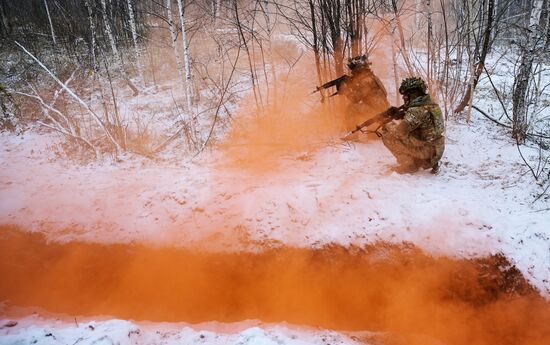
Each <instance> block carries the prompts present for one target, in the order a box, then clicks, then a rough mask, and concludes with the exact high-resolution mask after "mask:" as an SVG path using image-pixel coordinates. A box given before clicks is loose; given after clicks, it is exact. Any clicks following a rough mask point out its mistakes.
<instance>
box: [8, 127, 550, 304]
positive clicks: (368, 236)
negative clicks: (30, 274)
mask: <svg viewBox="0 0 550 345" xmlns="http://www.w3.org/2000/svg"><path fill="white" fill-rule="evenodd" d="M494 132H495V128H494V127H492V125H491V124H489V123H487V122H486V120H484V119H483V118H479V119H478V118H475V119H474V120H473V122H472V124H470V125H467V124H464V123H459V122H454V121H451V122H450V123H449V125H448V133H447V138H448V139H447V148H446V153H445V156H444V158H443V164H444V165H443V168H442V170H441V173H440V174H439V175H437V176H432V175H431V174H429V173H428V172H427V171H425V172H419V173H417V174H415V175H398V174H396V173H394V172H392V171H391V167H392V166H393V165H394V164H395V162H394V159H393V157H392V156H391V155H390V154H389V153H388V152H387V150H386V149H385V148H384V147H383V145H382V144H381V142H380V141H379V140H376V139H369V140H367V141H365V142H361V143H351V144H348V143H341V142H338V141H336V140H332V141H328V140H327V143H326V145H324V146H323V145H316V146H315V147H312V149H311V150H309V151H300V152H292V151H290V152H286V153H285V154H284V155H280V156H277V157H273V158H270V159H272V160H270V161H269V163H270V164H272V166H273V168H272V169H268V170H262V171H258V170H255V169H252V170H251V169H247V168H246V167H244V168H243V167H238V166H236V165H235V164H234V162H231V161H229V158H228V157H226V156H224V154H223V153H220V152H218V151H214V152H213V153H210V154H209V156H208V157H207V159H206V160H203V161H201V163H193V162H187V163H179V162H177V163H171V162H168V161H164V162H153V161H147V160H142V159H135V158H131V157H129V158H127V160H126V161H125V162H123V163H119V164H116V165H110V164H104V165H100V164H98V165H86V166H79V165H75V164H71V163H63V162H62V161H60V160H57V159H53V157H52V153H51V149H49V148H47V147H46V146H45V145H44V144H43V142H44V140H45V138H44V137H43V135H39V134H32V133H28V134H25V136H24V137H21V138H19V137H16V138H14V137H11V136H8V135H2V136H1V139H0V140H1V141H2V144H1V146H2V149H1V150H2V160H1V163H0V164H1V172H0V181H1V187H0V188H1V189H0V200H1V204H0V218H1V219H2V220H3V223H9V224H17V225H21V226H22V227H23V228H25V229H28V230H32V231H40V232H44V233H46V234H47V236H48V238H50V239H54V240H59V241H74V240H84V241H97V242H114V243H129V242H135V241H138V242H147V243H157V244H174V245H177V246H191V247H202V248H208V249H212V250H254V249H258V248H261V246H263V245H271V246H272V245H290V246H299V247H300V246H306V247H309V246H322V245H325V244H328V243H338V244H343V245H348V244H356V245H362V244H366V243H372V242H375V241H379V240H383V241H389V242H393V243H400V242H402V241H407V242H412V243H414V244H415V245H417V246H419V247H420V248H421V249H423V250H425V251H427V252H428V253H432V254H436V255H450V256H458V257H476V256H481V255H486V254H488V253H495V252H503V253H504V254H505V255H506V256H507V257H508V258H509V259H511V260H512V261H513V262H514V263H515V264H516V265H517V266H518V268H520V269H521V271H522V272H523V273H524V275H525V276H526V277H527V278H528V279H529V280H530V281H531V282H532V283H533V284H534V285H535V286H537V287H538V288H539V289H540V290H541V292H542V294H543V295H544V296H546V297H549V296H550V216H549V215H550V211H549V210H548V201H547V200H544V199H543V198H541V199H539V200H538V201H536V202H533V200H534V198H535V195H536V192H537V191H538V189H537V188H536V186H535V185H534V184H533V182H532V180H531V178H530V176H528V175H527V170H526V169H527V168H526V167H525V166H524V165H523V164H522V163H521V160H520V158H519V156H518V154H517V149H516V147H515V145H513V143H512V142H511V141H510V140H507V139H502V137H503V135H502V134H500V133H494ZM491 133H494V134H491ZM29 142H32V143H33V145H30V144H29ZM526 152H527V154H529V151H526ZM532 153H533V154H534V153H535V152H532Z"/></svg>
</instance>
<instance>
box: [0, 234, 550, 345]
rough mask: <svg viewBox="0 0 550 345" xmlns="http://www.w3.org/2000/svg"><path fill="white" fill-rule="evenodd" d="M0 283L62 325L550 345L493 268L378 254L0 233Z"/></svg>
mask: <svg viewBox="0 0 550 345" xmlns="http://www.w3.org/2000/svg"><path fill="white" fill-rule="evenodd" d="M0 276H1V277H2V280H1V283H0V298H1V299H2V300H7V301H8V305H9V306H38V307H43V308H45V309H46V310H48V311H51V312H59V313H66V314H70V315H113V316H116V317H121V318H130V319H138V320H154V321H187V322H201V321H208V320H217V321H221V322H231V321H238V320H244V319H261V320H263V321H266V322H280V321H286V322H290V323H294V324H302V325H311V326H319V327H325V328H334V329H340V330H370V331H384V332H389V333H388V334H389V335H399V337H401V342H397V343H406V344H413V345H414V344H427V343H433V344H439V343H443V344H457V345H466V344H468V345H470V344H473V345H482V344H483V345H485V344H486V345H489V344H500V345H502V344H510V345H512V344H514V345H522V344H526V345H527V344H529V345H539V344H540V345H543V344H548V343H550V328H549V327H548V325H549V324H550V304H549V303H548V302H546V301H544V300H543V299H541V298H540V297H539V296H538V295H537V294H536V292H535V291H534V290H533V289H532V288H531V287H530V286H529V285H528V284H527V283H526V281H525V280H524V279H523V277H522V276H521V274H520V273H519V272H518V271H517V270H516V269H515V268H513V267H510V266H509V265H508V263H507V262H506V260H505V259H504V258H503V257H502V256H494V257H491V258H486V259H479V260H451V259H447V258H431V257H428V256H426V255H424V254H423V253H421V252H420V251H418V250H416V249H415V248H413V247H410V246H407V247H404V246H401V247H399V246H391V245H385V244H378V245H372V246H367V247H364V248H354V247H352V248H344V247H340V246H331V247H326V248H322V249H308V248H304V249H299V248H276V249H274V248H271V249H266V250H265V251H263V252H260V253H207V252H198V251H190V250H183V249H181V250H180V249H176V248H149V247H144V246H139V245H102V244H91V243H69V244H59V243H47V242H46V241H45V239H44V238H43V237H42V236H41V235H38V234H29V233H23V232H19V231H17V230H16V229H14V228H10V227H3V228H2V229H1V231H0ZM429 339H431V340H430V342H426V341H427V340H429ZM385 343H392V342H391V341H388V342H385ZM393 343H395V342H393Z"/></svg>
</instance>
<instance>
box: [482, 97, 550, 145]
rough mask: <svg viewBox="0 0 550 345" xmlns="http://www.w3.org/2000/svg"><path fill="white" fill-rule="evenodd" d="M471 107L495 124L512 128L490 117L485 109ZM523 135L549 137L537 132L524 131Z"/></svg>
mask: <svg viewBox="0 0 550 345" xmlns="http://www.w3.org/2000/svg"><path fill="white" fill-rule="evenodd" d="M472 108H474V109H475V110H477V111H478V112H479V113H480V114H481V115H483V116H485V117H486V118H488V119H489V120H491V121H493V122H494V123H496V124H497V125H499V126H502V127H505V128H509V129H512V126H510V125H507V124H504V123H502V122H500V121H498V120H497V119H495V118H493V117H491V116H490V115H489V114H487V113H486V112H485V111H483V110H481V109H480V108H478V107H477V106H475V105H472ZM525 135H526V136H528V137H529V136H531V137H537V138H542V139H550V137H549V136H546V135H542V134H537V133H526V134H525Z"/></svg>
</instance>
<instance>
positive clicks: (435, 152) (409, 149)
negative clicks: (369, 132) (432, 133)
mask: <svg viewBox="0 0 550 345" xmlns="http://www.w3.org/2000/svg"><path fill="white" fill-rule="evenodd" d="M394 128H395V127H394V125H393V124H392V123H389V124H387V125H386V126H384V127H383V128H382V130H381V132H380V134H381V136H382V142H383V143H384V146H386V147H387V148H388V150H390V152H391V153H392V154H393V155H394V156H395V159H396V160H397V163H398V164H399V165H401V166H404V167H411V168H424V169H428V168H432V167H434V166H435V165H436V164H437V163H438V162H439V160H440V159H441V157H442V156H443V151H444V150H445V138H444V137H441V138H438V139H436V140H434V141H431V142H426V141H422V140H419V139H417V138H414V137H412V136H410V135H409V136H407V135H401V134H400V133H397V132H396V131H394V130H393V129H394Z"/></svg>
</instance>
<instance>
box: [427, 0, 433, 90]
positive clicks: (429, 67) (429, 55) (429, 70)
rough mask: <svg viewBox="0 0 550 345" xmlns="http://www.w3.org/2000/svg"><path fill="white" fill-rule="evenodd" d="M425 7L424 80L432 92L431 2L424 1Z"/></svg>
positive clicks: (428, 0)
mask: <svg viewBox="0 0 550 345" xmlns="http://www.w3.org/2000/svg"><path fill="white" fill-rule="evenodd" d="M426 6H427V7H428V44H427V47H426V48H427V61H426V63H427V65H426V74H427V76H426V79H427V82H428V90H430V91H432V78H433V76H432V72H433V71H432V60H433V58H434V57H433V56H432V36H433V32H432V12H433V8H432V2H431V1H430V0H427V1H426Z"/></svg>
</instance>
